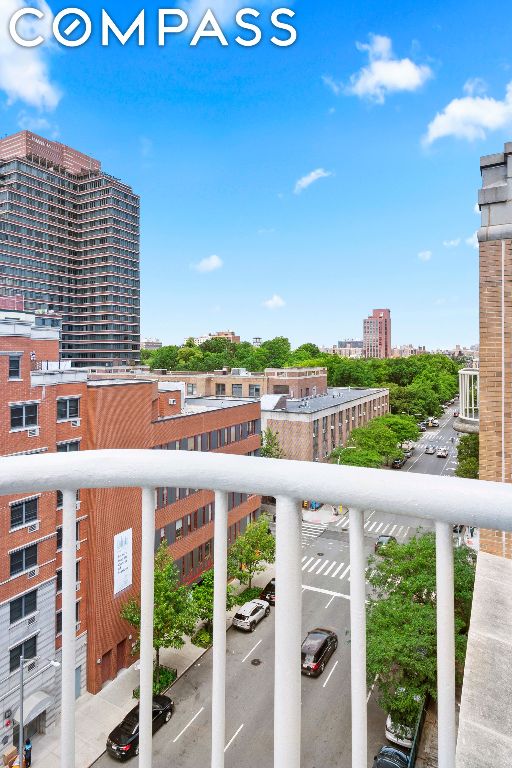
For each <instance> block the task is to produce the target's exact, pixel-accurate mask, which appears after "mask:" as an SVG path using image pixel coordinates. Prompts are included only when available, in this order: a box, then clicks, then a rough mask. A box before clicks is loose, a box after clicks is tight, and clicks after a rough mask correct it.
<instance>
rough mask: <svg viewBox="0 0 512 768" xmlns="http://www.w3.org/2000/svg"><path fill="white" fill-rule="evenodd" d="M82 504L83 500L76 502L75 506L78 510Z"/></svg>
mask: <svg viewBox="0 0 512 768" xmlns="http://www.w3.org/2000/svg"><path fill="white" fill-rule="evenodd" d="M80 506H81V502H80V501H77V502H76V507H75V508H76V511H77V512H78V511H79V510H80Z"/></svg>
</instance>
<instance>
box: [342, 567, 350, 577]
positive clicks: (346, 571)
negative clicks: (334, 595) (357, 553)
mask: <svg viewBox="0 0 512 768" xmlns="http://www.w3.org/2000/svg"><path fill="white" fill-rule="evenodd" d="M349 571H350V565H347V567H346V568H345V570H344V571H343V573H342V574H341V576H340V581H341V580H342V579H344V578H345V576H346V575H347V573H348V572H349Z"/></svg>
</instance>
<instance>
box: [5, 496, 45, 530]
mask: <svg viewBox="0 0 512 768" xmlns="http://www.w3.org/2000/svg"><path fill="white" fill-rule="evenodd" d="M38 505H39V499H37V498H36V499H25V500H24V501H16V502H15V503H14V504H11V528H18V527H19V526H20V525H26V524H27V523H31V522H33V521H34V520H37V510H38Z"/></svg>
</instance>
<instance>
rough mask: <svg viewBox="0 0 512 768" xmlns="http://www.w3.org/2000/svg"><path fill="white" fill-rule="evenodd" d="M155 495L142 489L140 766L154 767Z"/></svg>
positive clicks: (147, 489) (146, 489) (152, 491)
mask: <svg viewBox="0 0 512 768" xmlns="http://www.w3.org/2000/svg"><path fill="white" fill-rule="evenodd" d="M154 568H155V492H154V490H153V489H152V488H143V489H142V544H141V571H140V699H139V765H141V766H144V768H151V765H152V719H153V612H154V593H155V588H154Z"/></svg>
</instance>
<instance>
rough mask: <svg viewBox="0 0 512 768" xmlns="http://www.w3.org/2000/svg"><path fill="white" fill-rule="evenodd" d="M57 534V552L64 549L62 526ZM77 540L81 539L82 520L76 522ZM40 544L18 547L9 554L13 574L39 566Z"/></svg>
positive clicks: (10, 570)
mask: <svg viewBox="0 0 512 768" xmlns="http://www.w3.org/2000/svg"><path fill="white" fill-rule="evenodd" d="M56 534H57V552H59V551H60V550H61V549H62V526H59V527H58V528H57V530H56ZM76 540H77V541H80V521H79V520H77V523H76ZM37 555H38V544H37V543H36V544H29V546H28V547H23V549H17V550H16V551H15V552H11V553H10V555H9V561H10V562H9V565H10V568H9V572H10V575H11V576H17V575H18V574H19V573H23V572H24V571H28V570H30V569H31V568H35V567H36V566H37Z"/></svg>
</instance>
